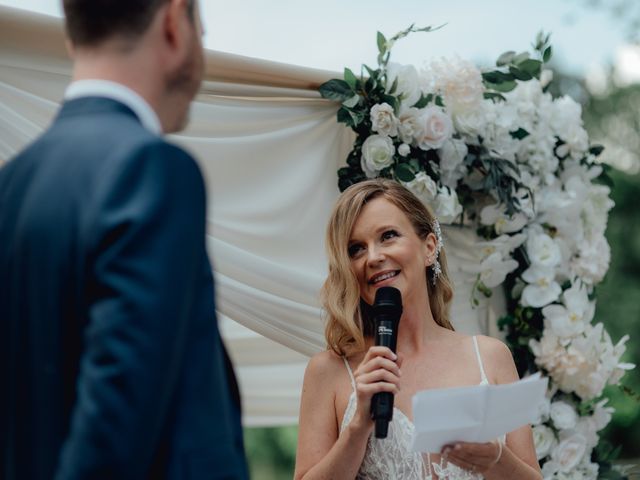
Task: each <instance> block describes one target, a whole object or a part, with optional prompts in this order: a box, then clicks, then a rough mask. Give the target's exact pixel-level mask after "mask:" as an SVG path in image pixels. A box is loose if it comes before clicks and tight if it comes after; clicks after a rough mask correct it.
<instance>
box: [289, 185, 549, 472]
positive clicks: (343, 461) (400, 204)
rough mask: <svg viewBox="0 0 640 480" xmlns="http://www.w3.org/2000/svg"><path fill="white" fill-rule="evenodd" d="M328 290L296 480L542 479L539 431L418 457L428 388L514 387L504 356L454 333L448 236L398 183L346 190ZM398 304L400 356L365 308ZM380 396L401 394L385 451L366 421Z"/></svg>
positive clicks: (334, 219) (332, 242) (305, 393)
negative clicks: (417, 417)
mask: <svg viewBox="0 0 640 480" xmlns="http://www.w3.org/2000/svg"><path fill="white" fill-rule="evenodd" d="M326 241H327V251H328V256H329V275H328V277H327V279H326V281H325V283H324V286H323V291H322V294H323V304H324V307H325V310H326V312H327V317H328V318H327V325H326V330H325V336H326V340H327V344H328V347H329V348H328V350H327V351H325V352H322V353H319V354H317V355H316V356H314V357H313V358H312V359H311V361H310V362H309V365H308V367H307V370H306V372H305V378H304V385H303V390H302V400H301V406H300V423H299V437H298V449H297V458H296V470H295V478H296V479H305V480H306V479H315V478H349V479H352V478H362V479H392V478H398V479H436V478H437V479H445V478H446V479H452V480H453V479H456V480H457V479H482V478H486V479H540V478H542V475H541V473H540V468H539V465H538V462H537V460H536V453H535V448H534V444H533V438H532V434H531V429H530V427H529V426H524V427H521V428H519V429H517V430H515V431H513V432H510V433H509V434H507V435H506V439H496V441H494V442H488V443H464V442H458V443H455V444H452V445H448V446H446V447H445V448H444V449H443V451H442V452H434V453H431V454H420V453H415V452H413V451H411V449H410V442H411V435H412V432H413V424H412V422H411V419H412V412H411V398H412V396H413V395H414V394H415V393H416V392H418V391H420V390H425V389H430V388H445V387H454V386H462V385H477V384H482V383H487V382H488V383H510V382H513V381H516V380H517V379H518V374H517V372H516V368H515V365H514V362H513V358H512V356H511V353H510V352H509V350H508V348H507V347H506V346H505V345H504V344H503V343H502V342H500V341H499V340H496V339H494V338H490V337H484V336H479V337H475V336H474V337H469V336H466V335H463V334H460V333H457V332H455V331H454V330H453V327H452V326H451V324H450V322H449V318H448V310H449V305H450V302H451V299H452V296H453V292H452V288H451V283H450V281H449V278H448V275H447V265H446V256H445V252H444V250H443V249H442V240H441V235H440V228H439V225H438V223H437V220H436V219H435V218H434V217H433V215H432V214H431V212H429V211H428V209H427V208H426V207H424V205H423V204H422V203H421V202H420V201H419V200H418V199H417V198H416V197H415V196H414V195H413V194H412V193H410V192H409V191H408V190H406V189H405V188H404V187H402V186H401V185H399V184H398V183H396V182H394V181H391V180H381V179H377V180H369V181H365V182H362V183H358V184H356V185H353V186H351V187H350V188H348V189H347V190H346V191H345V192H344V193H343V194H342V196H341V197H340V199H339V200H338V203H337V204H336V206H335V208H334V211H333V213H332V216H331V219H330V221H329V226H328V229H327V240H326ZM382 286H393V287H396V288H398V289H399V290H400V291H401V293H402V299H403V314H402V317H401V320H400V324H399V325H400V326H399V334H398V344H397V345H398V346H397V351H398V355H397V356H396V355H395V354H393V353H392V352H391V350H389V349H387V348H386V347H376V346H374V345H373V334H372V321H371V319H370V318H368V315H367V312H368V308H367V307H368V305H371V304H372V303H373V300H374V297H375V292H376V290H377V289H378V288H379V287H382ZM377 392H392V393H393V394H395V407H396V408H395V410H394V415H393V420H392V421H391V423H390V424H389V434H388V437H387V438H385V439H376V438H375V437H374V435H373V428H374V422H373V421H372V420H371V418H370V415H369V409H370V404H371V397H372V396H373V395H374V394H375V393H377Z"/></svg>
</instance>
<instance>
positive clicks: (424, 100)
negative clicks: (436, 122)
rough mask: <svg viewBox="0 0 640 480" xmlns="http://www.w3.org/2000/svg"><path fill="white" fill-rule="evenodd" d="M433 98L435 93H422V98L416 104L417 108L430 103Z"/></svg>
mask: <svg viewBox="0 0 640 480" xmlns="http://www.w3.org/2000/svg"><path fill="white" fill-rule="evenodd" d="M432 99H433V93H430V94H429V95H427V96H426V97H425V96H424V95H422V94H420V100H418V101H417V102H416V104H415V105H414V107H415V108H424V107H426V106H427V105H429V102H430V101H431V100H432Z"/></svg>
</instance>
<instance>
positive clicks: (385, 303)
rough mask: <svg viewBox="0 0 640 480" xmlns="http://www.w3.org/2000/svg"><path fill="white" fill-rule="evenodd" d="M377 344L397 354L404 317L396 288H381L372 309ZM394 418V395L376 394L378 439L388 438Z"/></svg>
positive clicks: (374, 412)
mask: <svg viewBox="0 0 640 480" xmlns="http://www.w3.org/2000/svg"><path fill="white" fill-rule="evenodd" d="M372 313H373V322H374V325H375V327H374V328H375V344H376V346H378V345H381V346H383V347H389V348H390V349H391V351H392V352H393V353H396V343H397V341H398V323H399V322H400V316H401V315H402V295H401V294H400V290H398V289H397V288H394V287H380V288H379V289H378V290H377V291H376V299H375V301H374V303H373V307H372ZM392 417H393V393H391V392H380V393H376V394H375V395H374V396H373V398H372V399H371V418H372V419H373V420H374V421H375V422H376V438H387V431H388V429H389V422H390V421H391V419H392Z"/></svg>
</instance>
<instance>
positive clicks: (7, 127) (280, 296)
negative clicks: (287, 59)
mask: <svg viewBox="0 0 640 480" xmlns="http://www.w3.org/2000/svg"><path fill="white" fill-rule="evenodd" d="M70 69H71V64H70V62H69V60H68V59H67V57H66V54H65V52H64V40H63V33H62V26H61V22H60V20H58V19H52V18H49V17H42V16H40V15H36V14H30V13H25V12H20V11H17V10H13V9H9V8H6V7H0V164H1V163H3V162H4V161H7V160H8V159H9V158H10V157H11V156H13V155H14V154H15V153H16V152H17V151H19V150H20V149H21V148H22V147H23V146H24V145H25V144H27V143H28V142H29V141H31V140H32V139H34V138H35V137H36V136H37V135H38V134H39V133H40V132H42V130H43V129H44V128H46V126H47V125H48V124H49V123H50V122H51V119H52V117H53V115H54V114H55V112H56V110H57V108H58V105H59V103H60V100H61V98H62V94H63V92H64V89H65V87H66V85H67V84H68V82H69V80H70V73H71V70H70ZM336 75H337V74H333V73H331V72H322V71H318V70H311V69H303V68H298V67H293V66H287V65H282V64H275V63H272V62H266V61H261V60H254V59H247V58H244V57H238V56H234V55H229V54H222V53H216V52H208V53H207V78H206V81H205V82H204V83H203V86H202V89H201V92H200V95H199V96H198V98H197V99H196V102H195V104H194V106H193V108H192V115H191V123H190V126H189V128H188V129H187V130H186V131H185V132H184V133H183V134H181V135H179V136H175V137H174V140H175V141H177V142H178V143H180V144H182V145H183V146H184V147H185V148H187V149H188V150H190V151H191V152H192V153H193V154H194V155H195V157H196V158H197V159H198V161H199V163H200V166H201V168H202V172H203V174H204V176H205V179H206V182H207V186H208V194H209V209H208V230H207V236H208V238H207V240H208V246H209V247H210V255H211V258H212V262H213V265H214V269H215V277H216V285H217V305H218V309H219V311H218V314H219V321H220V326H221V330H222V332H223V336H224V338H225V341H226V343H227V345H228V347H229V350H230V353H231V356H232V358H233V360H234V363H235V366H236V370H237V373H238V377H239V380H240V387H241V391H242V397H243V406H244V422H245V424H246V425H250V426H255V425H280V424H287V423H295V422H296V421H297V411H298V403H299V396H300V389H301V382H302V376H303V373H304V367H305V365H306V362H307V360H308V357H309V356H310V355H312V354H314V353H315V352H318V351H320V350H322V349H323V348H324V340H323V334H322V329H323V325H322V315H321V309H320V305H319V301H318V292H319V289H320V286H321V284H322V281H323V278H324V275H325V272H326V266H325V264H326V258H325V255H324V245H323V240H324V230H325V225H326V221H327V218H328V215H329V212H330V210H331V208H332V206H333V203H334V202H335V199H336V198H337V196H338V189H337V176H336V170H337V168H338V167H339V166H340V165H341V164H342V163H343V162H344V159H345V158H346V155H347V153H348V152H349V150H350V147H351V141H352V139H353V137H352V135H351V132H350V131H349V130H347V129H345V128H344V127H343V126H341V125H339V124H337V123H336V119H335V113H336V110H337V107H336V105H335V104H333V103H331V102H328V101H325V100H323V99H321V98H320V97H319V95H318V94H317V93H316V92H315V90H316V89H317V86H318V85H319V84H320V83H321V82H323V81H325V80H326V79H328V78H331V77H333V76H336ZM444 235H445V248H446V249H447V254H448V257H449V264H450V269H451V274H452V277H453V280H454V283H455V287H456V297H455V300H454V305H453V309H452V320H453V323H454V325H455V326H456V328H457V329H459V330H462V331H465V332H468V333H473V334H475V333H489V334H495V330H494V328H493V326H494V325H495V313H494V312H495V311H500V310H503V304H504V300H503V299H501V298H494V299H493V301H492V303H491V304H487V305H482V306H481V307H479V308H475V309H472V308H471V302H470V295H471V289H472V286H473V281H474V275H472V274H469V273H466V272H469V271H471V270H473V267H474V266H477V264H478V262H479V253H478V252H477V251H476V249H475V248H474V242H475V237H474V235H473V234H472V233H471V232H470V231H468V230H466V229H460V228H457V227H449V228H445V229H444Z"/></svg>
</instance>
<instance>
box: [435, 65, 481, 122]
mask: <svg viewBox="0 0 640 480" xmlns="http://www.w3.org/2000/svg"><path fill="white" fill-rule="evenodd" d="M423 77H424V78H425V83H426V85H425V87H427V88H426V90H429V91H434V92H436V93H438V94H440V95H442V97H443V98H444V103H445V105H446V106H447V109H448V110H450V111H451V112H452V113H453V114H454V115H456V114H458V113H465V112H469V111H473V110H475V109H476V108H477V106H478V105H479V104H480V103H481V102H482V101H483V93H484V85H483V82H482V75H481V73H480V70H478V68H477V67H476V66H475V65H474V64H473V63H471V62H469V61H467V60H461V59H460V58H457V57H456V58H451V59H445V58H441V59H439V60H434V61H432V62H431V65H430V68H429V69H428V70H427V71H425V72H423Z"/></svg>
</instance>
